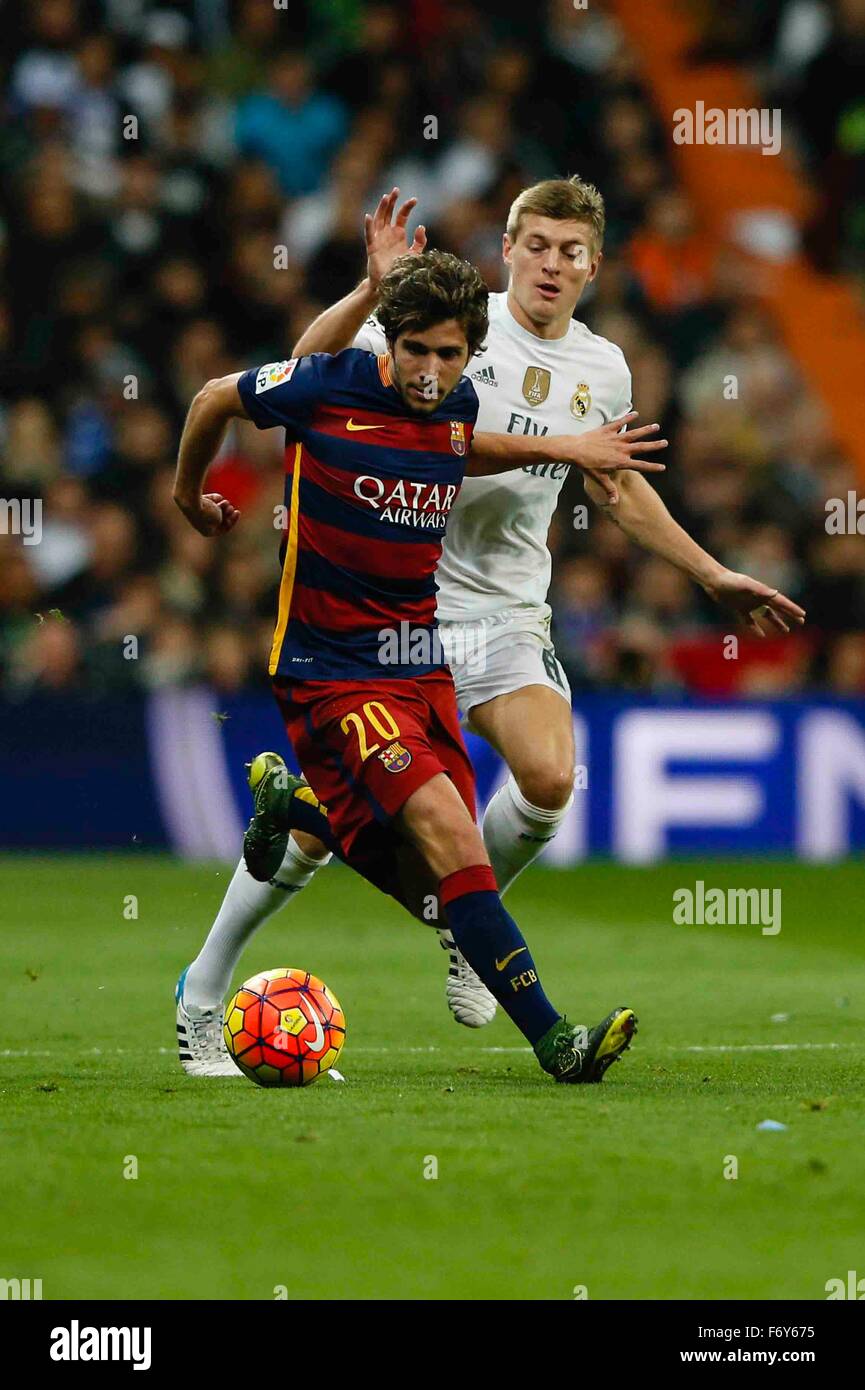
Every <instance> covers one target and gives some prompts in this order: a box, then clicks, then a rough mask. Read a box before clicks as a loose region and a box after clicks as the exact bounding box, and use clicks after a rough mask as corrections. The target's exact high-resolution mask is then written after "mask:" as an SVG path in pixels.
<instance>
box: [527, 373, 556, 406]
mask: <svg viewBox="0 0 865 1390" xmlns="http://www.w3.org/2000/svg"><path fill="white" fill-rule="evenodd" d="M549 394H550V373H549V372H548V371H547V369H546V367H526V374H525V376H524V377H523V397H524V398H525V400H527V401H528V403H529V405H543V403H544V401H545V400H546V399H547V396H548V395H549Z"/></svg>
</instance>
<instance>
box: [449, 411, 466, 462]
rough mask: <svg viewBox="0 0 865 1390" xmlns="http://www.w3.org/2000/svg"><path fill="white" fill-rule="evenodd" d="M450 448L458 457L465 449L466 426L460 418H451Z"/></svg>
mask: <svg viewBox="0 0 865 1390" xmlns="http://www.w3.org/2000/svg"><path fill="white" fill-rule="evenodd" d="M451 448H452V449H453V451H454V453H455V454H459V456H460V458H462V456H463V454H464V453H465V451H466V427H465V425H464V424H463V422H462V420H451Z"/></svg>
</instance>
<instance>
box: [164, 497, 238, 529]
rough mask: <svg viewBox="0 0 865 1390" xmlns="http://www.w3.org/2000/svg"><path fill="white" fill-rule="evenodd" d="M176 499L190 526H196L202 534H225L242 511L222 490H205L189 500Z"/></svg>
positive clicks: (234, 523) (236, 521) (233, 525)
mask: <svg viewBox="0 0 865 1390" xmlns="http://www.w3.org/2000/svg"><path fill="white" fill-rule="evenodd" d="M175 501H176V502H177V505H178V507H179V508H180V510H181V511H182V512H183V515H184V516H185V517H186V520H187V521H188V522H189V524H190V526H194V527H195V529H196V531H199V532H200V533H201V535H202V536H222V535H225V534H226V532H228V531H231V530H232V529H233V527H235V526H236V525H237V523H238V521H239V520H240V512H239V511H238V510H237V508H236V507H234V506H232V504H231V503H230V502H229V500H228V498H227V497H223V495H222V493H221V492H205V493H204V494H203V495H202V496H201V497H198V498H195V499H193V500H192V501H189V502H185V501H181V500H180V498H175Z"/></svg>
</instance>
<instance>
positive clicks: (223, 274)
mask: <svg viewBox="0 0 865 1390" xmlns="http://www.w3.org/2000/svg"><path fill="white" fill-rule="evenodd" d="M498 8H499V7H497V6H495V5H492V4H483V3H480V2H479V0H401V2H400V3H399V4H392V3H385V2H384V0H382V3H378V2H377V0H369V2H368V3H362V0H307V3H303V0H290V3H287V4H286V5H285V6H284V7H282V6H281V5H280V4H279V3H278V0H277V3H274V0H236V3H232V2H231V0H189V3H185V4H182V5H181V4H168V3H166V4H165V5H154V4H151V3H148V0H91V2H90V3H88V0H38V2H37V0H18V3H16V4H14V5H9V6H6V8H5V10H4V11H3V13H2V16H0V17H2V23H3V35H4V41H3V56H2V63H3V67H4V72H3V83H2V90H3V104H4V111H3V121H2V127H0V199H2V201H0V273H2V280H0V285H2V289H0V498H2V499H9V498H13V497H14V498H24V499H27V498H30V499H36V498H39V499H42V502H43V513H42V539H41V541H40V543H39V544H33V545H28V544H25V543H24V541H23V539H22V538H20V537H15V536H7V535H3V534H0V691H2V693H4V694H6V695H8V696H12V697H17V698H22V697H24V696H26V695H27V694H29V693H30V692H33V691H38V690H60V691H66V690H70V691H71V690H76V689H81V690H87V691H95V692H113V691H117V692H122V691H123V690H127V689H133V688H145V689H152V688H155V687H158V686H162V685H166V684H172V683H178V682H194V681H200V680H205V681H207V682H209V683H211V684H212V685H213V687H214V688H215V689H216V690H217V691H220V692H225V693H231V692H233V691H235V690H238V689H241V688H244V687H246V686H255V685H259V686H263V685H264V683H265V680H266V676H265V671H266V659H267V652H268V650H269V647H270V641H271V634H272V628H273V621H274V615H275V612H276V595H277V587H278V580H279V572H278V564H277V550H278V541H279V536H278V534H277V533H276V532H275V531H274V507H275V506H276V505H277V504H278V503H279V502H280V501H281V487H282V482H281V467H280V457H279V441H278V439H277V434H276V432H261V433H259V432H258V431H256V430H255V429H254V428H253V427H252V426H251V425H245V424H243V423H238V424H237V426H236V427H235V428H233V429H232V430H231V432H230V434H229V435H228V437H227V438H226V441H225V444H224V447H223V449H222V451H221V453H220V456H219V458H218V460H217V463H216V465H215V466H214V468H213V469H212V471H211V473H210V475H209V478H208V487H209V488H210V489H212V490H216V491H220V492H223V493H225V494H226V495H227V496H229V497H230V498H231V499H232V501H234V503H235V504H236V505H237V506H238V507H239V508H240V510H241V513H242V515H241V521H240V524H239V525H238V527H237V528H236V530H235V531H234V532H233V533H232V534H231V536H230V537H227V538H224V539H221V540H207V539H205V538H203V537H201V536H199V535H198V534H197V533H195V532H193V531H192V530H191V529H190V528H189V526H188V525H187V523H186V522H185V521H184V520H183V519H182V517H181V516H180V513H179V512H178V511H177V510H176V508H175V507H174V504H173V502H172V498H171V491H172V478H173V470H174V460H175V455H176V447H177V441H178V438H179V432H180V429H181V426H182V423H183V419H184V416H185V412H186V409H187V407H188V404H189V402H190V400H191V398H192V396H193V395H194V393H195V392H196V390H197V389H198V388H199V387H200V386H201V385H202V384H203V383H204V382H205V381H206V380H207V379H208V378H210V377H214V376H220V375H223V374H225V373H226V372H229V371H236V370H239V369H241V368H242V367H246V366H252V365H257V364H259V363H262V362H268V361H272V360H275V359H280V358H284V357H288V356H290V354H291V349H292V346H293V344H294V342H295V341H296V339H297V338H298V337H299V335H300V333H301V332H302V331H303V329H304V328H305V326H306V325H307V324H308V323H309V321H310V320H311V319H312V318H313V317H314V316H315V314H316V313H317V312H319V310H320V309H321V308H322V307H324V306H325V305H326V304H328V303H329V302H331V301H332V300H333V299H335V298H337V297H339V296H340V295H342V294H344V293H345V292H347V291H348V290H349V289H351V288H352V286H353V285H354V284H355V283H356V282H357V280H358V278H359V277H360V276H361V275H362V273H363V266H364V261H363V254H362V238H361V230H362V220H363V213H364V211H366V210H367V209H371V208H372V207H373V206H374V205H375V202H376V201H377V199H378V196H379V194H380V193H381V192H382V191H385V190H388V189H390V188H391V187H392V186H393V185H394V184H397V185H399V187H400V188H401V189H402V190H403V192H404V194H405V195H406V196H408V195H410V194H413V195H416V196H417V197H418V198H419V199H420V206H419V208H418V214H417V216H418V220H423V222H424V223H425V224H426V226H427V228H428V234H429V239H430V242H431V244H433V245H436V246H441V247H443V248H445V249H448V250H452V251H455V252H457V253H458V254H460V255H462V256H464V257H466V258H468V259H470V260H472V261H474V262H475V263H476V264H477V265H479V267H480V268H481V270H482V272H483V274H484V276H485V278H486V280H487V283H488V284H489V285H490V287H491V289H494V290H498V289H503V288H504V287H505V278H504V274H503V267H502V264H501V258H500V249H501V232H502V229H503V227H504V223H505V218H506V214H507V210H508V207H509V205H510V203H511V201H512V199H513V198H514V197H515V196H516V194H517V193H518V192H519V191H520V189H521V188H523V187H524V186H526V185H527V184H530V183H533V182H535V181H537V180H539V179H542V178H546V177H551V176H556V175H563V174H569V173H579V174H580V175H582V176H583V177H584V178H588V179H590V180H592V181H594V182H596V183H597V184H598V186H599V187H600V188H601V190H602V192H603V193H604V195H605V198H606V202H607V211H608V235H607V242H606V246H605V260H604V263H603V266H602V269H601V274H600V276H599V278H598V280H597V282H596V284H595V285H594V286H592V287H590V293H589V294H587V295H586V297H585V300H584V302H583V304H582V305H581V308H580V310H579V311H578V312H579V316H580V317H581V318H583V319H585V321H586V322H587V323H588V324H589V326H590V327H591V328H592V329H594V330H595V331H596V332H599V333H601V334H603V335H604V336H606V337H608V338H610V339H612V341H614V342H615V343H617V344H618V345H619V346H621V348H622V349H623V350H624V352H625V355H626V357H627V359H628V361H629V364H630V365H631V368H632V371H633V376H634V399H635V403H636V405H637V407H638V409H639V410H640V412H641V414H642V418H643V419H644V420H655V419H657V420H661V421H662V422H663V424H664V431H665V433H666V434H667V436H668V437H669V438H670V440H671V448H670V450H669V457H668V471H667V473H666V474H665V475H663V478H662V480H661V482H660V483H659V490H660V491H661V492H662V494H663V495H664V497H665V500H666V501H667V503H668V505H669V506H670V508H671V510H672V511H673V513H674V514H675V515H676V516H677V517H678V518H679V519H680V520H681V521H682V522H683V524H684V525H685V526H686V527H687V528H688V529H689V530H690V531H691V533H692V534H693V535H695V536H696V538H697V539H698V540H700V541H701V542H702V543H703V544H705V545H706V546H707V547H708V548H709V549H710V550H712V551H713V553H715V554H716V555H717V556H718V557H719V558H721V559H722V560H723V561H724V562H725V563H726V564H728V565H730V566H731V567H733V568H735V569H740V570H746V571H748V572H750V573H751V574H753V575H755V576H757V577H759V578H761V579H763V580H765V581H766V582H767V583H770V584H772V585H773V587H777V588H780V589H782V590H783V591H784V592H786V593H787V594H789V595H790V596H791V597H793V598H795V599H797V600H799V601H801V602H803V603H804V604H805V605H806V607H807V608H808V613H809V625H808V628H807V629H806V631H805V632H803V633H802V634H801V635H797V636H796V637H794V638H792V639H789V640H787V641H776V640H774V639H770V640H768V641H766V642H764V643H762V644H760V643H757V642H754V641H749V640H745V639H742V640H741V642H740V645H739V652H738V658H737V659H736V660H729V659H727V657H725V656H724V654H723V648H722V643H721V642H720V640H719V637H720V636H721V635H723V634H725V633H727V632H732V631H734V629H733V628H732V626H731V620H730V619H726V618H724V617H723V616H722V615H720V614H719V613H718V612H717V611H716V610H714V609H713V607H712V605H711V604H710V603H709V601H708V600H707V599H706V598H705V596H704V595H703V594H702V593H701V592H700V591H699V590H697V589H696V588H695V587H694V586H693V585H691V584H690V583H689V582H688V581H686V580H684V579H682V578H681V577H680V576H679V575H678V574H677V573H676V572H675V571H673V570H672V569H671V568H670V567H669V566H667V565H665V564H663V563H661V562H659V561H657V560H655V559H653V558H652V557H650V556H647V555H645V554H643V553H641V552H638V551H637V550H635V549H634V548H633V547H632V546H630V545H629V543H628V542H627V541H626V540H625V539H624V538H623V536H622V535H621V533H620V532H619V531H618V529H617V528H616V527H615V526H614V525H613V524H612V523H610V522H608V521H606V520H604V519H603V518H602V517H600V516H599V515H598V514H597V513H592V515H591V518H590V520H589V524H588V527H587V528H581V527H580V526H579V525H574V524H572V523H573V521H574V519H575V516H577V515H578V514H575V511H574V509H575V508H576V507H578V506H579V505H580V504H582V503H583V502H584V501H585V500H586V499H585V498H584V495H583V492H582V488H581V486H580V480H579V478H577V477H576V476H572V477H571V479H570V480H569V482H568V484H567V485H566V488H565V490H564V492H563V496H562V500H561V504H560V507H559V510H558V513H557V516H556V519H555V522H554V525H553V528H552V532H551V537H550V541H551V546H552V548H553V552H554V557H555V561H554V588H553V594H552V602H553V606H554V613H555V637H556V642H557V647H558V651H559V655H560V657H561V659H562V660H563V662H564V664H565V666H566V668H567V670H568V672H569V675H570V677H571V680H572V682H573V683H574V686H575V688H576V689H578V690H591V689H601V688H605V687H609V686H610V685H614V686H618V687H622V688H625V689H631V690H648V691H651V690H662V691H700V692H705V693H709V694H711V693H716V692H722V691H733V690H737V691H742V692H746V693H747V692H760V693H770V692H774V691H796V690H799V689H808V688H813V687H822V688H825V689H828V690H830V691H834V692H837V693H841V694H865V555H863V549H865V537H860V536H856V535H852V536H846V537H845V536H827V534H826V531H825V528H824V519H825V512H824V504H825V500H826V499H827V498H828V497H844V496H846V493H847V490H848V489H850V488H854V487H855V479H854V477H853V475H852V473H851V470H850V468H849V466H848V463H847V461H846V460H845V459H844V458H843V457H840V456H839V454H838V452H837V450H836V448H835V447H834V445H833V443H832V441H831V438H830V435H829V432H828V429H827V424H826V420H825V418H824V415H823V412H822V410H821V407H820V405H819V403H818V402H817V401H816V400H815V399H814V398H813V396H812V394H811V393H810V391H809V387H808V383H807V382H804V381H802V380H801V379H799V377H798V376H797V372H796V368H795V364H794V363H793V362H792V361H791V359H790V358H789V356H788V355H787V354H786V353H785V351H784V348H783V346H782V345H781V343H780V342H779V341H778V340H777V338H776V336H775V334H774V332H773V327H772V324H771V322H770V321H769V319H768V318H767V317H766V315H765V313H764V312H763V310H762V309H761V308H760V306H759V305H758V303H757V302H756V300H755V299H754V297H753V294H752V287H751V285H750V284H749V282H748V280H747V278H745V277H744V276H742V274H741V272H740V269H739V267H738V266H737V265H736V263H735V262H734V261H733V260H726V259H724V258H722V259H721V260H720V261H713V260H712V259H711V258H710V257H709V255H708V254H707V251H706V249H705V244H704V242H703V240H702V239H701V235H700V227H699V223H698V220H697V217H696V215H695V210H694V209H693V208H692V207H691V206H690V204H689V202H688V200H687V198H686V196H685V194H684V193H683V191H682V189H681V187H679V186H678V185H677V183H676V179H675V175H674V171H673V167H672V164H671V162H670V158H669V150H670V144H669V132H667V131H664V130H662V129H661V128H660V127H659V125H658V124H657V121H656V119H655V117H654V116H653V114H652V107H651V104H650V102H649V101H648V100H647V98H646V88H645V85H644V78H643V75H642V71H641V59H640V57H639V55H637V54H636V53H634V52H633V51H631V49H630V48H629V47H628V44H627V42H626V40H625V38H624V36H623V34H622V32H621V31H620V29H619V27H618V26H617V24H616V22H615V20H614V19H613V18H612V16H611V14H610V13H609V11H608V10H607V9H606V8H605V6H604V5H603V4H601V3H600V0H598V3H593V4H592V5H590V6H589V8H588V9H583V10H578V9H575V7H574V5H573V3H572V0H545V3H541V4H539V5H537V6H534V7H532V8H531V11H530V12H529V11H526V13H525V15H524V16H523V18H522V20H520V19H519V18H518V17H515V15H514V13H513V12H512V10H511V9H510V7H508V12H507V17H504V15H503V16H502V17H501V18H498V17H497V15H496V10H497V9H498ZM501 8H502V10H504V7H501ZM696 8H697V10H698V11H700V12H701V13H702V16H703V20H704V25H703V30H702V33H703V37H702V39H701V55H702V56H705V57H706V59H707V60H712V58H713V56H717V52H718V50H719V49H720V50H721V53H722V55H723V56H732V57H734V58H735V60H736V61H751V58H752V57H753V59H754V61H755V63H756V65H757V72H758V75H759V76H760V79H761V81H763V83H764V86H765V89H766V90H767V91H774V92H782V93H784V100H785V101H786V100H789V101H790V102H791V103H793V104H794V105H795V108H796V110H798V111H799V112H800V113H801V118H802V119H801V141H802V147H803V150H804V151H805V158H806V161H807V162H809V163H810V166H811V169H812V173H813V176H814V177H815V179H819V178H820V177H822V176H823V173H825V172H826V170H829V168H830V166H832V169H834V170H835V172H836V173H838V170H839V169H843V173H839V174H838V179H840V183H832V184H831V188H832V190H833V191H832V197H833V198H834V199H835V201H834V202H832V216H833V218H834V221H833V223H832V228H831V232H830V230H827V229H824V232H823V233H822V234H821V235H816V233H815V236H814V238H813V240H814V245H815V246H817V247H818V248H819V249H820V253H821V255H822V256H823V259H824V261H825V262H826V263H827V264H830V265H833V266H834V265H838V264H841V265H846V264H847V263H848V261H849V258H850V257H851V255H852V254H853V253H854V251H855V248H856V245H857V237H859V238H860V239H861V237H862V235H863V221H862V202H861V192H862V186H861V168H862V158H861V150H862V144H863V141H865V136H863V130H865V111H863V112H862V115H861V119H858V120H857V119H856V118H855V114H851V112H852V107H851V104H850V100H848V98H850V95H851V91H852V87H851V83H852V68H851V64H852V63H853V58H854V56H855V55H856V54H857V53H858V54H860V55H861V52H862V44H863V35H865V0H859V2H858V3H857V0H843V2H839V4H838V5H837V6H834V7H833V6H829V5H824V4H819V3H817V0H813V3H812V2H811V0H788V2H787V3H781V0H778V3H775V4H772V3H764V4H762V5H754V4H753V3H750V2H747V0H741V3H732V4H726V5H724V6H723V7H721V6H717V7H715V6H706V5H702V6H696ZM722 10H723V15H722V14H721V11H722ZM755 15H756V16H758V17H759V18H760V20H761V23H760V24H758V23H757V20H756V19H755ZM722 20H723V22H722ZM649 56H650V55H649ZM838 63H840V64H841V67H840V68H839V67H838V66H837V64H838ZM821 65H823V66H824V67H825V66H826V65H828V66H829V68H831V73H832V82H833V99H834V101H835V105H834V106H833V107H832V109H831V111H830V110H829V109H828V108H827V107H825V106H823V107H821V109H820V110H819V112H818V111H817V109H816V107H817V103H816V102H809V101H807V100H805V98H804V96H803V92H807V91H808V90H809V89H808V81H809V74H810V73H811V72H813V71H814V70H816V69H818V68H819V67H820V66H821ZM841 71H843V74H844V79H843V82H842V81H841V79H840V78H839V79H838V80H837V81H836V78H835V74H836V73H837V72H841ZM861 71H862V68H861V66H860V67H859V72H860V74H861ZM857 90H858V89H857ZM845 101H846V103H847V104H846V105H845ZM430 116H434V117H435V121H434V122H432V123H430V120H429V117H430ZM857 142H858V143H857ZM857 171H858V172H857ZM830 172H831V170H830ZM828 176H829V175H828V174H827V177H828ZM833 177H834V175H833ZM857 180H858V182H857ZM830 181H831V180H830ZM842 185H843V187H842ZM839 190H840V191H839ZM842 194H843V196H842ZM839 199H840V201H839ZM857 200H858V201H857ZM827 216H828V213H827ZM857 229H858V230H857ZM283 248H284V249H283ZM730 378H735V381H736V383H737V387H736V394H735V396H734V397H732V398H731V396H730V394H729V392H725V390H724V383H725V381H727V380H728V379H730ZM0 530H2V527H0Z"/></svg>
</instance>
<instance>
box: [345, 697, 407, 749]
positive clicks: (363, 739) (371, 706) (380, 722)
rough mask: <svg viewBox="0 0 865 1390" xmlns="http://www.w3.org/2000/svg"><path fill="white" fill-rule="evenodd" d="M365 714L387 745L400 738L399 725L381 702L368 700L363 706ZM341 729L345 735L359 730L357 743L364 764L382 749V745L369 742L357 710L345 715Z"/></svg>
mask: <svg viewBox="0 0 865 1390" xmlns="http://www.w3.org/2000/svg"><path fill="white" fill-rule="evenodd" d="M363 713H364V715H365V716H366V718H367V720H368V722H369V724H370V726H371V727H372V728H373V730H374V731H375V732H376V733H377V734H378V735H379V737H380V738H383V739H384V741H385V742H386V743H390V742H391V741H392V740H393V739H395V738H399V725H398V724H397V722H396V720H395V719H394V717H393V715H392V714H391V712H390V710H389V709H388V708H387V706H386V705H383V704H382V702H381V700H367V702H366V704H365V705H364V706H363ZM339 727H340V728H341V729H342V732H343V733H344V734H348V733H349V732H350V731H351V729H356V730H357V741H358V743H359V744H360V760H361V762H362V763H365V762H366V760H367V758H369V757H371V756H372V754H373V753H374V752H375V751H376V749H377V748H380V747H381V744H380V743H368V742H367V732H366V727H365V725H364V722H363V720H362V719H361V717H360V715H359V714H358V712H357V711H356V710H351V711H350V712H349V713H348V714H346V715H344V717H343V718H342V720H341V721H340V725H339Z"/></svg>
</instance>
